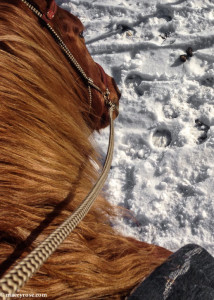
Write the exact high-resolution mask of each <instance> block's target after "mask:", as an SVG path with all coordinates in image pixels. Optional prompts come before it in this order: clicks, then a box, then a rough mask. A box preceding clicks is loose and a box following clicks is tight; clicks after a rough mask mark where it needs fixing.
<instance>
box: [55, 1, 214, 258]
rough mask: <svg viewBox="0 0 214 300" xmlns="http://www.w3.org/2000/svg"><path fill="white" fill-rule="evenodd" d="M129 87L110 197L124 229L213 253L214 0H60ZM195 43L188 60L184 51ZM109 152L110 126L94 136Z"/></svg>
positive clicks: (147, 238) (156, 240) (118, 124)
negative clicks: (121, 210) (124, 212)
mask: <svg viewBox="0 0 214 300" xmlns="http://www.w3.org/2000/svg"><path fill="white" fill-rule="evenodd" d="M58 3H59V4H60V5H61V6H62V7H63V8H66V9H68V10H69V11H70V12H71V13H73V14H75V15H77V16H78V17H79V18H80V19H81V21H82V22H83V23H84V25H85V27H86V33H85V39H86V43H87V46H88V49H89V51H90V53H91V55H92V56H93V58H94V59H95V60H96V61H97V62H99V63H100V64H102V66H103V67H104V69H105V70H106V71H107V72H108V73H109V74H111V75H112V76H114V77H115V79H116V81H117V84H118V86H119V88H120V89H121V91H122V98H121V101H120V115H119V117H118V119H117V121H116V122H115V134H116V137H115V154H114V160H113V164H112V169H111V174H110V176H109V179H108V189H107V194H108V198H109V200H110V201H111V202H113V203H115V204H119V205H122V206H124V207H126V208H128V209H129V210H131V211H132V212H133V215H134V217H135V218H132V219H130V218H126V219H123V218H121V219H119V220H118V224H116V226H117V228H118V230H120V231H121V232H123V233H124V234H126V235H132V236H135V237H137V238H138V239H141V240H144V241H147V242H150V243H155V244H158V245H162V246H164V247H166V248H169V249H171V250H176V249H177V248H179V247H181V246H182V245H184V244H187V243H191V242H194V243H198V244H200V245H202V246H204V247H205V248H206V249H207V250H209V251H210V252H211V253H212V254H214V206H213V204H214V0H165V1H164V0H162V1H161V0H105V1H100V0H99V1H97V0H94V1H93V0H88V1H86V0H59V1H58ZM188 47H192V49H193V56H192V57H189V58H188V59H187V60H186V62H184V63H183V62H181V61H180V55H182V54H185V53H186V49H187V48H188ZM96 139H97V141H98V144H99V145H100V149H102V150H101V151H103V156H104V153H105V149H106V147H107V142H108V129H106V130H104V131H103V132H102V133H101V135H100V136H96Z"/></svg>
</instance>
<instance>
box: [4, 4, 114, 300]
mask: <svg viewBox="0 0 214 300" xmlns="http://www.w3.org/2000/svg"><path fill="white" fill-rule="evenodd" d="M21 1H22V2H23V3H24V4H26V5H27V6H28V7H29V8H30V9H31V10H32V11H33V12H34V13H35V14H36V15H37V16H38V17H39V18H41V19H43V20H44V21H45V23H46V25H47V28H48V29H49V30H50V32H51V34H52V35H53V36H54V37H55V39H56V41H57V43H58V44H59V46H60V47H61V49H62V50H63V52H64V53H65V55H66V57H67V58H68V60H69V61H70V62H71V63H72V64H73V65H74V66H75V67H76V68H77V70H78V71H79V72H80V74H81V75H82V78H83V80H86V82H87V84H88V91H89V100H90V106H91V102H92V94H91V87H93V88H94V89H96V90H97V91H99V92H100V93H101V94H102V95H103V97H104V101H105V104H106V105H107V106H108V108H109V117H110V135H109V146H108V151H107V155H106V160H105V163H104V166H103V170H102V173H101V175H100V177H99V179H98V180H97V182H96V183H95V185H94V187H93V188H92V190H91V191H90V192H89V194H88V195H87V197H86V198H85V199H84V200H83V201H82V203H81V204H80V205H79V207H78V208H77V209H76V210H75V211H74V212H73V213H72V214H71V216H70V217H68V218H67V219H66V220H65V221H64V222H63V223H62V224H61V225H60V226H59V227H58V228H56V229H55V230H54V231H53V232H52V233H51V234H50V235H49V236H48V237H47V238H46V239H45V240H44V241H43V242H42V243H41V244H39V246H37V247H36V248H35V249H34V250H33V251H32V252H31V253H29V254H28V255H27V256H26V257H25V258H24V259H22V260H21V261H20V262H18V264H17V265H15V267H14V268H13V269H11V270H10V271H9V272H8V273H7V274H6V275H5V276H4V277H3V278H2V279H1V280H0V297H2V299H7V298H8V296H9V295H11V294H14V293H16V292H17V291H19V290H20V289H21V288H22V287H23V286H24V284H25V283H26V282H27V281H28V280H29V279H30V278H31V277H32V276H33V275H34V274H35V273H36V272H37V271H38V269H39V268H40V267H41V266H42V265H43V263H44V262H45V261H46V260H47V259H48V258H49V256H50V255H51V254H53V253H54V251H55V250H56V249H57V248H58V247H59V245H60V244H61V243H62V242H63V241H64V240H65V239H66V238H67V236H68V235H69V234H70V233H71V232H72V231H73V230H74V229H75V228H76V226H77V225H78V224H79V223H80V222H81V221H82V219H83V218H84V217H85V216H86V214H87V213H88V212H89V210H90V208H91V206H92V204H93V203H94V201H95V200H96V198H97V196H98V195H99V193H100V191H101V190H102V188H103V186H104V183H105V181H106V179H107V176H108V173H109V170H110V167H111V162H112V157H113V149H114V122H113V111H114V110H115V109H117V108H116V105H115V104H114V103H113V102H111V101H110V99H109V94H110V92H109V90H108V86H107V79H106V74H105V72H104V70H103V69H102V67H101V66H100V65H98V66H99V68H100V72H101V76H102V81H103V82H104V84H105V86H106V90H105V91H104V92H102V90H101V89H100V88H99V87H98V86H96V85H95V84H94V83H93V80H92V79H91V78H89V77H87V75H86V73H85V72H84V70H83V69H82V67H81V66H80V65H79V63H78V62H77V60H76V59H75V58H74V56H73V55H72V53H71V52H70V50H69V49H68V48H67V46H66V45H65V44H64V42H63V41H62V39H61V37H60V36H59V35H58V34H57V33H56V32H55V30H54V29H53V28H52V27H51V26H50V24H49V21H50V20H51V19H53V18H54V15H55V13H56V11H57V5H56V3H55V0H52V1H51V3H50V5H49V9H48V10H47V12H46V13H45V14H42V13H41V12H40V11H39V10H37V9H36V8H35V7H34V6H33V5H32V4H31V3H29V2H28V1H27V0H21Z"/></svg>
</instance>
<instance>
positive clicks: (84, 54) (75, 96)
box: [0, 0, 170, 300]
mask: <svg viewBox="0 0 214 300" xmlns="http://www.w3.org/2000/svg"><path fill="white" fill-rule="evenodd" d="M47 2H48V1H47ZM47 2H46V1H45V0H40V1H38V0H37V1H34V3H35V4H36V5H37V6H38V8H39V9H40V10H41V11H44V10H45V9H46V7H47V4H48V3H47ZM51 23H52V26H53V27H54V28H55V30H56V31H57V32H58V33H60V34H61V36H62V38H63V40H64V41H65V43H66V44H67V46H68V47H69V49H70V50H71V52H72V53H73V55H74V56H75V57H76V59H77V60H78V61H79V63H80V64H81V66H82V67H83V68H84V70H85V71H86V72H88V76H90V77H92V78H93V79H94V81H95V83H96V84H97V85H99V86H100V87H101V88H102V89H103V90H104V84H103V82H102V80H101V74H100V72H99V68H98V67H97V65H96V64H95V63H94V61H93V60H92V58H91V57H90V55H89V53H88V51H87V49H86V47H85V44H84V40H83V39H82V38H81V37H80V36H79V33H80V32H81V31H82V30H83V26H82V24H81V22H80V21H79V20H78V19H77V18H76V17H74V16H73V15H71V14H69V13H68V12H66V11H64V10H62V9H60V8H59V9H58V12H57V14H56V16H55V18H54V20H53V21H52V22H51ZM0 71H1V79H0V273H1V276H2V275H3V274H4V273H5V272H6V271H7V270H8V269H10V268H11V266H12V265H13V264H14V262H15V261H16V259H20V258H21V257H24V256H25V255H26V254H27V253H29V252H30V251H31V250H32V249H34V248H35V247H36V246H37V245H38V244H39V243H40V242H41V241H42V240H43V239H44V238H45V237H46V236H47V235H48V234H50V233H51V232H52V231H53V230H54V229H55V228H56V226H58V225H59V224H61V223H62V221H63V220H64V219H65V218H66V217H67V216H69V215H70V213H71V212H72V211H73V210H74V209H75V208H76V207H77V206H78V205H79V204H80V202H81V201H82V200H83V198H84V197H85V196H86V195H87V193H88V192H89V190H90V189H91V188H92V186H93V183H94V182H95V180H96V178H97V176H98V174H97V171H96V170H95V168H94V164H93V161H96V162H97V161H98V155H97V153H96V152H95V150H94V147H93V145H92V143H91V142H90V139H89V136H90V134H91V132H92V130H93V129H95V128H96V129H99V128H101V127H103V126H105V125H106V124H107V122H108V121H107V111H106V109H105V108H104V106H103V99H102V97H101V95H100V94H99V93H97V92H95V91H93V103H92V108H93V111H92V112H91V113H89V103H88V90H87V86H86V85H85V83H84V82H83V81H82V79H81V77H80V75H79V74H78V73H77V72H76V70H75V69H74V68H73V67H72V66H71V65H70V64H69V62H68V61H67V59H66V58H65V56H64V54H63V53H62V51H61V49H60V48H59V46H58V45H57V43H56V42H55V41H54V39H53V37H52V36H51V35H50V33H49V31H48V30H47V29H46V27H45V26H44V24H43V23H41V22H40V21H39V20H38V18H37V17H36V16H35V15H34V14H33V13H32V12H31V11H30V10H29V9H28V8H27V7H26V6H25V5H24V4H23V3H21V1H20V0H1V2H0ZM107 78H108V84H109V88H110V91H111V95H112V96H111V97H112V100H114V101H118V99H119V91H118V90H117V88H116V85H115V83H114V81H113V79H112V78H110V77H107ZM115 215H116V210H115V208H113V207H112V206H111V205H110V204H109V203H108V202H107V201H106V200H105V199H104V198H102V197H99V198H98V199H97V200H96V202H95V204H94V205H93V207H92V209H91V210H90V212H89V214H88V215H87V216H86V218H85V219H84V221H83V222H81V223H80V225H79V226H78V227H77V228H76V229H75V231H74V232H73V233H72V234H71V235H70V236H69V237H68V238H67V239H66V241H65V242H64V243H63V244H62V245H61V246H60V247H59V249H58V250H57V251H56V252H55V253H54V254H53V255H52V256H51V257H50V258H49V259H48V261H47V262H46V263H45V264H44V265H43V267H42V268H41V269H40V270H39V271H38V272H37V274H36V275H35V276H34V277H33V278H32V279H31V280H30V281H29V282H28V283H27V285H26V286H25V287H24V288H23V289H22V290H21V293H34V294H35V293H47V296H48V299H57V300H62V299H75V300H77V299H81V300H84V299H85V300H87V299H121V298H123V297H125V296H126V295H128V294H129V292H130V290H131V289H132V288H134V287H135V286H136V285H137V284H138V283H139V282H140V281H141V280H142V279H143V278H144V277H145V276H147V275H148V274H149V273H150V272H151V271H152V270H153V269H154V268H155V267H156V266H158V265H159V264H160V263H162V262H163V261H164V260H165V259H166V258H167V257H168V256H169V254H170V252H169V251H167V250H165V249H163V248H161V247H157V246H154V245H149V244H146V243H143V242H138V241H135V240H134V239H132V238H126V237H123V236H121V235H120V234H119V233H117V232H116V231H115V230H114V228H112V226H111V224H110V220H111V221H112V218H113V217H115Z"/></svg>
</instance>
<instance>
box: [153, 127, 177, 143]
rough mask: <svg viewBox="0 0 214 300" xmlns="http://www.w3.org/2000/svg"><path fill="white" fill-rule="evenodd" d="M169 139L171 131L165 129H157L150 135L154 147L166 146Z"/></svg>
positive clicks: (170, 139)
mask: <svg viewBox="0 0 214 300" xmlns="http://www.w3.org/2000/svg"><path fill="white" fill-rule="evenodd" d="M171 141H172V136H171V132H170V131H169V130H167V129H158V130H156V131H155V133H154V134H153V136H152V142H153V145H154V146H156V147H167V146H169V145H170V143H171Z"/></svg>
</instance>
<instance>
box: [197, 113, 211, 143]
mask: <svg viewBox="0 0 214 300" xmlns="http://www.w3.org/2000/svg"><path fill="white" fill-rule="evenodd" d="M195 127H196V128H197V129H198V130H199V131H200V132H201V135H200V136H199V137H198V144H202V143H204V142H205V141H206V139H207V132H208V130H209V129H210V127H209V126H208V125H206V124H204V123H203V122H201V121H200V120H199V119H196V120H195Z"/></svg>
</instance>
